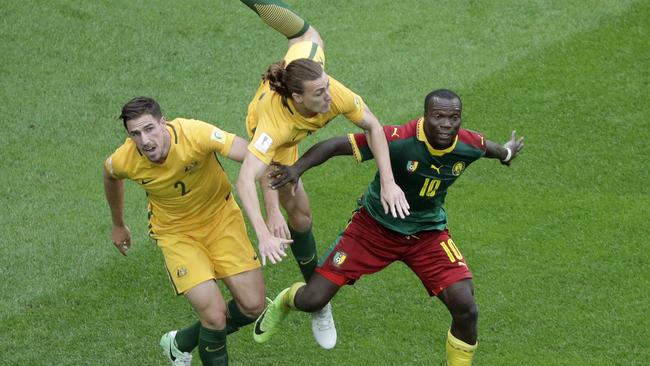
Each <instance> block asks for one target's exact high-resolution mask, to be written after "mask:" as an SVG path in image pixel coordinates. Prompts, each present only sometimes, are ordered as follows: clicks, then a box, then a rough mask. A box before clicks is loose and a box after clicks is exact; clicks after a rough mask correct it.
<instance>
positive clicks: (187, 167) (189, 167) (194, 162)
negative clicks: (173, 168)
mask: <svg viewBox="0 0 650 366" xmlns="http://www.w3.org/2000/svg"><path fill="white" fill-rule="evenodd" d="M198 163H199V162H198V161H193V162H192V163H191V164H190V165H186V166H185V173H187V172H189V171H190V170H192V169H194V167H195V166H196V164H198Z"/></svg>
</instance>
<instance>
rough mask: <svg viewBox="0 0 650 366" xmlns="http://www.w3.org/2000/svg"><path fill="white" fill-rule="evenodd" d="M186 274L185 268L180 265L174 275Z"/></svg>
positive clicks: (181, 275)
mask: <svg viewBox="0 0 650 366" xmlns="http://www.w3.org/2000/svg"><path fill="white" fill-rule="evenodd" d="M186 274H187V268H185V267H180V268H179V269H177V270H176V277H183V276H185V275H186Z"/></svg>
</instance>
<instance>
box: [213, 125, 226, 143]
mask: <svg viewBox="0 0 650 366" xmlns="http://www.w3.org/2000/svg"><path fill="white" fill-rule="evenodd" d="M211 137H212V139H213V140H214V141H216V142H218V143H220V144H225V143H226V134H225V133H223V131H221V130H220V129H218V128H216V127H215V128H214V129H213V130H212V136H211Z"/></svg>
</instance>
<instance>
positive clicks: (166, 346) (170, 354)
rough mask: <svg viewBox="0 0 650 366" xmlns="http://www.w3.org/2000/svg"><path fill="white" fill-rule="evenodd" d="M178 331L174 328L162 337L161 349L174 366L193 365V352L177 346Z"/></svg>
mask: <svg viewBox="0 0 650 366" xmlns="http://www.w3.org/2000/svg"><path fill="white" fill-rule="evenodd" d="M175 339H176V331H175V330H172V331H171V332H167V333H165V334H163V336H162V337H161V338H160V349H162V353H163V355H165V356H166V357H167V359H168V360H169V362H171V363H172V365H173V366H192V354H191V353H188V352H183V351H181V350H179V349H178V348H176V341H175Z"/></svg>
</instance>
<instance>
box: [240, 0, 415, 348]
mask: <svg viewBox="0 0 650 366" xmlns="http://www.w3.org/2000/svg"><path fill="white" fill-rule="evenodd" d="M242 2H244V3H245V4H246V5H247V6H248V7H249V8H251V9H252V10H253V11H255V12H256V13H257V14H258V15H259V17H260V18H261V19H262V20H263V21H264V22H265V23H266V24H267V25H269V26H270V27H272V28H273V29H275V30H276V31H278V32H280V33H282V34H283V35H284V36H286V37H287V39H288V40H289V44H288V46H289V48H288V51H287V53H286V55H285V56H284V58H283V60H282V61H280V62H278V63H275V64H272V65H270V66H269V67H268V69H267V72H266V73H265V74H264V76H263V80H262V82H261V84H260V86H259V88H258V89H257V92H256V93H255V95H254V97H253V99H252V101H251V103H250V104H249V107H248V115H247V118H246V127H247V130H248V133H249V136H250V137H251V142H250V144H249V145H248V153H247V155H246V158H245V159H244V162H243V164H242V167H241V170H240V174H239V178H238V180H237V191H238V193H239V197H240V198H241V201H242V204H243V206H244V210H245V211H246V213H247V215H248V218H249V220H250V222H251V225H252V226H253V228H254V230H255V233H256V235H257V239H258V249H259V252H260V255H261V257H262V264H266V260H267V259H268V260H270V261H271V263H274V264H275V263H277V262H279V261H281V260H282V257H284V256H286V253H285V249H286V248H287V247H288V246H289V245H290V244H291V245H290V248H291V251H292V253H293V255H294V257H295V258H296V260H297V262H298V265H299V266H300V270H301V272H302V275H303V277H304V279H305V280H308V279H309V278H310V277H311V275H312V274H313V273H314V269H315V268H316V261H317V257H316V244H315V241H314V236H313V234H312V230H311V229H312V218H311V209H310V207H309V201H308V198H307V194H306V193H305V190H304V189H303V186H302V184H301V183H300V182H299V183H298V184H297V185H296V186H295V187H292V188H290V187H286V188H284V189H280V190H279V191H278V192H276V191H272V190H270V188H269V187H268V184H267V182H266V178H265V171H267V169H268V167H269V166H270V165H271V164H272V163H273V162H277V163H281V164H285V165H291V164H293V163H294V162H295V161H296V160H297V159H298V147H297V144H298V143H299V142H300V141H302V140H303V139H304V138H305V137H306V136H307V135H309V134H311V133H312V132H315V131H317V130H319V129H320V128H322V127H324V126H325V125H326V124H327V123H329V122H330V121H331V120H332V119H334V118H335V117H337V116H338V115H341V114H342V115H344V116H345V117H346V118H347V119H348V120H350V121H351V122H352V123H354V124H355V125H357V126H358V127H359V128H361V129H363V130H364V131H365V132H366V133H367V135H368V141H369V143H370V146H371V149H372V151H373V153H374V156H375V157H376V162H377V166H378V168H379V173H380V175H381V202H382V206H383V209H384V211H385V212H389V211H390V213H391V214H392V216H394V217H397V216H399V217H402V218H403V217H405V216H406V215H408V214H409V211H408V208H409V207H408V202H407V200H406V198H405V196H404V193H403V192H402V190H401V189H400V188H399V187H398V186H397V185H396V184H395V180H394V178H393V172H392V171H391V166H390V160H389V155H388V145H387V143H386V138H385V136H384V134H383V129H382V126H381V124H380V123H379V121H378V120H377V118H376V117H375V116H374V115H373V113H372V112H371V111H370V109H369V108H368V106H366V104H365V103H364V102H363V99H362V98H361V97H360V96H358V95H357V94H355V93H354V92H352V91H351V90H350V89H348V88H347V87H345V85H343V84H341V83H340V82H339V81H337V80H335V79H334V78H333V77H331V76H330V75H328V74H327V73H325V71H324V69H323V66H324V65H325V54H324V51H323V40H322V39H321V37H320V34H319V33H318V31H316V29H315V28H314V27H312V26H310V25H309V24H308V23H307V22H306V21H305V20H304V19H303V18H302V17H300V15H298V14H296V13H295V12H294V11H293V10H292V9H290V8H289V7H288V6H287V4H285V3H283V2H282V1H279V0H242ZM258 180H259V181H261V183H262V184H261V186H262V189H263V191H264V202H265V205H266V214H267V217H266V223H265V222H264V219H263V218H262V214H261V208H260V204H259V201H258V197H257V191H256V189H255V184H256V181H258ZM278 203H279V204H281V205H282V207H284V209H285V211H286V213H287V218H288V225H287V223H286V222H285V220H284V217H283V216H282V214H281V212H280V208H279V204H278ZM312 331H313V334H314V337H315V338H316V341H317V342H318V343H319V344H320V345H321V346H322V347H323V348H327V349H329V348H332V347H334V345H335V344H336V329H335V327H334V321H333V318H332V313H331V306H330V304H329V303H328V304H327V305H326V306H325V307H324V308H323V309H321V310H320V311H317V312H314V313H313V314H312Z"/></svg>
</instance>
